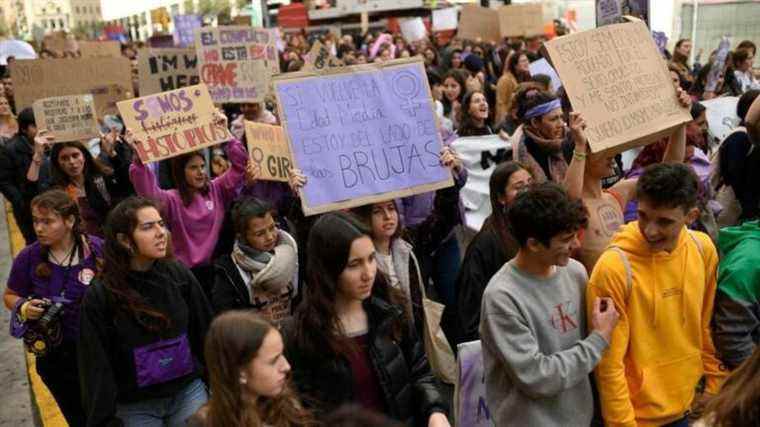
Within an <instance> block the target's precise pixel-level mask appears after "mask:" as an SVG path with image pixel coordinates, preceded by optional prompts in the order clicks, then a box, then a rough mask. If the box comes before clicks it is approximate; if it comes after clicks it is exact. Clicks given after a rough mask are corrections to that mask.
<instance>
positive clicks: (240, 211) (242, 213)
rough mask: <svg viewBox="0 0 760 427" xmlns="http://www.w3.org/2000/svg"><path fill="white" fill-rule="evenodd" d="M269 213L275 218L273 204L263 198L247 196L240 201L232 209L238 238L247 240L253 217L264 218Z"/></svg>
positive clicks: (233, 222)
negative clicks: (249, 225)
mask: <svg viewBox="0 0 760 427" xmlns="http://www.w3.org/2000/svg"><path fill="white" fill-rule="evenodd" d="M267 214H270V215H272V217H273V218H274V216H275V211H274V208H272V205H271V204H270V203H269V202H268V201H266V200H263V199H258V198H256V197H246V198H243V199H242V200H240V201H238V202H237V203H236V204H235V207H234V208H233V209H232V224H233V226H234V228H235V234H236V235H237V237H238V239H241V240H243V241H245V235H246V233H248V224H249V223H250V222H251V220H252V219H253V218H264V217H265V216H267Z"/></svg>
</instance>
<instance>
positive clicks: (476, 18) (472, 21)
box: [457, 4, 501, 43]
mask: <svg viewBox="0 0 760 427" xmlns="http://www.w3.org/2000/svg"><path fill="white" fill-rule="evenodd" d="M499 25H500V24H499V12H498V11H496V10H494V9H489V8H486V7H480V6H478V5H475V4H466V5H464V6H462V10H461V12H460V15H459V29H458V30H457V37H459V38H460V39H465V40H478V39H480V40H482V41H485V42H495V43H498V42H499V41H501V32H500V29H499Z"/></svg>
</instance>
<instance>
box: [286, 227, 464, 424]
mask: <svg viewBox="0 0 760 427" xmlns="http://www.w3.org/2000/svg"><path fill="white" fill-rule="evenodd" d="M370 233H371V232H370V231H369V230H368V229H367V228H366V227H365V226H364V225H363V224H362V223H361V222H359V221H358V220H356V219H355V218H354V217H352V216H350V215H347V214H344V213H329V214H326V215H324V216H322V217H321V218H320V219H318V220H317V222H316V224H315V225H314V227H313V228H312V229H311V233H310V235H309V243H308V246H309V247H308V251H309V256H308V267H307V272H308V280H307V281H308V285H307V286H306V287H305V289H304V292H305V297H304V300H303V303H302V304H301V305H300V306H299V308H298V309H297V311H296V313H295V315H294V319H293V322H289V323H286V326H285V328H284V335H285V338H286V345H285V352H286V356H287V358H288V360H290V361H291V362H292V367H293V381H294V383H295V385H296V387H297V388H298V390H299V392H300V394H301V396H302V397H303V398H304V402H306V403H307V404H309V405H312V406H313V410H314V411H315V413H316V414H317V417H318V418H320V417H324V416H325V415H326V414H327V413H329V412H330V411H332V410H334V409H336V408H338V407H339V406H341V405H343V404H345V403H349V402H354V403H357V404H359V405H360V406H362V407H363V408H365V409H370V410H374V411H376V412H380V413H384V414H386V415H389V416H390V417H392V418H394V419H397V420H401V421H404V422H406V423H407V424H408V425H413V426H429V427H449V422H448V420H447V418H446V415H445V412H446V411H447V408H448V405H447V404H446V402H445V400H444V398H443V396H442V395H441V393H440V391H439V390H438V382H437V381H436V379H435V377H434V376H433V375H432V373H431V371H430V364H429V363H428V359H427V357H426V356H425V352H424V350H423V344H422V341H421V340H420V338H419V337H418V336H417V333H416V332H415V330H414V328H413V327H412V326H411V323H410V320H409V316H408V314H407V311H406V310H405V309H404V307H406V303H405V302H404V300H405V297H404V295H403V293H401V292H399V291H397V290H395V289H394V288H392V287H391V286H390V285H389V284H388V283H387V281H386V280H384V278H383V276H382V275H378V274H377V261H376V258H375V245H374V243H373V242H372V239H371V237H370Z"/></svg>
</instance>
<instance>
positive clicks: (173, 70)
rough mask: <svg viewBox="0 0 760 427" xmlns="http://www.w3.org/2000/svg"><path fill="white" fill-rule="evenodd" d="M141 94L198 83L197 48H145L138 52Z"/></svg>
mask: <svg viewBox="0 0 760 427" xmlns="http://www.w3.org/2000/svg"><path fill="white" fill-rule="evenodd" d="M137 69H138V70H139V76H140V95H141V96H145V95H152V94H154V93H160V92H166V91H167V90H174V89H179V88H181V87H186V86H192V85H197V84H198V83H199V82H200V77H198V57H197V56H196V55H195V49H175V48H144V49H140V50H139V51H138V52H137Z"/></svg>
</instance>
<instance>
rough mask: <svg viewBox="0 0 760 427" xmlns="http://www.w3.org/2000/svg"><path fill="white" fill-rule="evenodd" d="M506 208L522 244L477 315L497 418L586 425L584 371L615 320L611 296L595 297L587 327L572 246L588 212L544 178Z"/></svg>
mask: <svg viewBox="0 0 760 427" xmlns="http://www.w3.org/2000/svg"><path fill="white" fill-rule="evenodd" d="M508 215H509V222H510V227H511V229H512V232H513V234H514V237H515V239H516V240H517V241H518V243H519V244H520V250H519V252H518V254H517V256H516V257H515V258H514V259H512V260H511V261H509V262H508V263H506V264H505V265H504V266H503V267H502V268H501V269H500V270H499V271H498V272H497V273H496V275H494V277H493V278H492V279H491V281H490V282H489V283H488V286H487V287H486V290H485V293H484V294H483V302H482V307H481V316H480V335H481V340H482V344H483V361H484V365H485V378H486V400H487V402H488V406H489V408H490V409H491V413H492V415H493V421H494V425H496V426H498V427H503V426H509V425H519V426H536V427H546V426H563V427H574V426H578V427H580V426H583V427H587V426H588V425H589V424H590V422H591V419H592V416H593V397H592V394H591V384H590V382H589V373H591V371H592V370H593V369H594V367H595V366H596V364H597V363H598V362H599V360H600V359H601V357H602V352H603V351H604V350H605V349H606V348H607V346H608V343H609V340H610V335H611V333H612V330H613V329H614V327H615V325H616V324H617V320H618V313H617V311H616V310H615V306H614V304H613V303H612V301H611V300H610V299H609V298H604V299H601V298H598V299H597V300H595V301H594V316H593V319H592V321H593V331H592V332H591V333H590V334H588V336H587V335H586V331H587V329H586V320H585V319H586V316H585V313H586V309H585V295H586V291H585V290H586V282H587V280H588V275H587V274H586V269H585V268H584V267H583V265H582V264H581V263H579V262H578V261H575V260H573V259H570V254H571V253H572V252H573V250H575V249H577V248H578V247H579V246H580V244H579V241H578V237H577V234H578V231H579V230H580V229H581V228H583V227H585V226H586V225H587V222H588V219H587V218H588V214H587V212H586V209H585V208H584V207H583V205H582V203H581V202H580V201H572V200H570V199H569V198H568V196H567V194H566V193H565V191H564V190H563V189H562V188H561V187H559V186H557V185H556V184H552V183H544V184H540V185H537V186H535V187H533V188H531V189H530V190H528V191H526V192H525V193H522V194H520V195H519V196H518V197H517V199H516V200H515V202H514V204H513V205H512V206H511V207H510V209H509V213H508Z"/></svg>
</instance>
